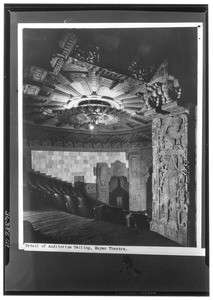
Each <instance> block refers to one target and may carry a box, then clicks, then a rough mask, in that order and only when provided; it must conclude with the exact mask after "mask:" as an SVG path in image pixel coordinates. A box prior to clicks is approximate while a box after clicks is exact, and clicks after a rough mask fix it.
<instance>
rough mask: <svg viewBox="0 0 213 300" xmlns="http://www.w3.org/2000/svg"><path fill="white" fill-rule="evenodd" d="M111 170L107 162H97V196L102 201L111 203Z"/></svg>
mask: <svg viewBox="0 0 213 300" xmlns="http://www.w3.org/2000/svg"><path fill="white" fill-rule="evenodd" d="M109 179H110V172H109V167H108V164H107V163H97V196H98V199H99V200H100V201H103V202H105V203H109Z"/></svg>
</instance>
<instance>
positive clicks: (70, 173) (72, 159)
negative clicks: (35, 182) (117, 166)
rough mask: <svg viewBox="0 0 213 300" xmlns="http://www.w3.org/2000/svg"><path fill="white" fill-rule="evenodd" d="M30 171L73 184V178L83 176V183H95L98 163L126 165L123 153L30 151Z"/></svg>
mask: <svg viewBox="0 0 213 300" xmlns="http://www.w3.org/2000/svg"><path fill="white" fill-rule="evenodd" d="M31 155H32V169H33V170H34V171H39V172H41V173H44V174H46V175H49V176H52V177H56V178H58V179H62V180H64V181H67V182H71V183H74V176H84V182H85V183H96V176H95V175H94V167H96V164H97V163H98V162H107V163H108V164H111V163H113V162H115V161H116V160H119V161H121V162H123V163H124V164H127V165H128V161H127V159H126V154H125V152H80V151H79V152H71V151H43V150H42V151H40V150H39V151H38V150H32V151H31Z"/></svg>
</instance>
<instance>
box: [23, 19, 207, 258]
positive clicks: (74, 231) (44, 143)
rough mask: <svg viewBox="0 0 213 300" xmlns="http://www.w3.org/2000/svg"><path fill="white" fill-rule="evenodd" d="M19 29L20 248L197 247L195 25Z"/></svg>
mask: <svg viewBox="0 0 213 300" xmlns="http://www.w3.org/2000/svg"><path fill="white" fill-rule="evenodd" d="M21 26H22V27H21V28H19V37H18V38H19V41H18V43H19V51H20V53H19V76H20V77H19V84H21V86H19V91H20V92H19V104H20V107H19V113H20V115H19V122H21V123H22V125H21V126H20V130H21V132H20V131H19V133H20V136H22V138H21V139H19V143H20V145H19V146H20V149H19V150H20V151H21V152H22V154H21V157H20V158H21V160H20V163H21V164H22V165H23V167H22V166H21V165H20V168H19V171H20V172H21V173H20V177H19V179H20V181H22V179H23V182H20V184H21V185H23V189H22V188H21V189H20V194H19V196H20V198H19V205H20V206H19V208H20V212H19V213H20V215H19V216H20V219H19V230H20V247H23V248H24V249H25V250H29V249H30V250H44V251H45V250H46V251H51V250H52V251H54V250H55V251H77V252H78V251H92V252H93V251H94V252H100V251H105V252H111V251H112V252H120V253H122V252H124V253H125V252H127V253H143V251H145V252H147V251H148V252H150V253H152V251H154V253H155V252H156V251H160V252H161V253H163V252H164V253H165V254H167V251H170V250H169V249H168V250H164V249H165V248H164V247H166V249H167V248H168V247H169V248H171V247H172V248H175V251H176V253H179V251H180V253H183V251H184V250H183V248H191V249H192V251H194V250H196V251H197V252H196V253H199V254H200V255H202V249H201V243H202V241H201V206H202V205H201V198H200V191H201V181H200V180H201V177H200V175H199V174H200V170H201V168H202V166H201V160H200V159H201V155H202V153H201V148H200V147H199V145H198V144H197V143H196V141H200V142H201V140H202V135H201V134H202V133H201V130H200V125H199V124H200V123H197V120H199V121H201V122H202V119H201V117H202V100H201V99H199V97H200V95H201V93H202V77H201V76H200V75H201V74H199V68H201V67H202V65H201V58H202V53H203V52H202V43H203V42H202V30H203V29H202V24H201V23H197V24H192V23H183V24H182V23H177V24H174V23H165V24H155V23H151V24H143V23H139V24H125V23H123V24H119V23H118V24H95V23H91V24H85V25H84V24H80V25H79V24H75V25H73V24H72V25H67V24H63V25H62V26H57V24H50V25H47V24H25V25H23V24H22V25H21ZM198 74H199V76H197V75H198ZM21 104H22V105H21ZM19 124H20V123H19ZM21 143H22V144H21ZM22 157H23V159H22ZM22 172H23V173H22ZM22 199H23V201H22ZM34 244H39V245H34ZM91 246H92V247H91ZM41 247H42V248H41ZM153 247H154V248H153ZM56 248H57V249H56ZM180 248H181V249H180ZM172 251H174V250H172ZM187 253H190V251H189V252H187Z"/></svg>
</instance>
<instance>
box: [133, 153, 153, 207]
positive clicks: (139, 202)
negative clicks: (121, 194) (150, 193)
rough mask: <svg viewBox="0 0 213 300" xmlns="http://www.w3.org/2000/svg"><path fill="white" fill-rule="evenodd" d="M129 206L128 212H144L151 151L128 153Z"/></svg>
mask: <svg viewBox="0 0 213 300" xmlns="http://www.w3.org/2000/svg"><path fill="white" fill-rule="evenodd" d="M128 157H129V197H130V201H129V205H130V210H134V211H137V210H141V211H145V210H146V208H147V207H146V203H147V191H146V187H147V186H146V185H147V180H148V178H149V176H150V174H149V168H150V166H151V165H152V151H151V149H142V150H140V151H137V152H134V151H133V152H129V153H128Z"/></svg>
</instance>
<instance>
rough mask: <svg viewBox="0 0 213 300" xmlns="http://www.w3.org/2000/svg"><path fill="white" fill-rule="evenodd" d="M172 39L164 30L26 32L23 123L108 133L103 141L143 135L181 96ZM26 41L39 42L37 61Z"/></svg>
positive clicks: (98, 134)
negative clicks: (173, 66)
mask: <svg viewBox="0 0 213 300" xmlns="http://www.w3.org/2000/svg"><path fill="white" fill-rule="evenodd" d="M30 34H31V36H30ZM39 34H40V35H42V34H43V37H41V36H39ZM172 34H174V32H173V33H172V32H171V31H168V30H167V31H164V33H163V32H161V33H160V34H159V35H158V34H157V31H156V30H155V31H153V30H150V31H149V34H148V32H147V31H145V30H144V29H143V30H136V31H134V34H133V35H132V34H131V31H130V30H121V29H119V30H117V29H114V30H55V33H54V32H53V31H51V30H46V31H45V30H43V31H42V30H37V31H36V30H34V31H32V30H29V31H27V30H26V32H25V33H24V80H23V103H24V105H23V109H24V122H25V124H30V125H39V126H40V128H49V129H56V130H58V129H60V130H62V129H64V130H70V131H72V130H73V131H76V130H78V134H80V133H82V134H83V133H85V134H93V139H94V134H96V135H97V136H101V134H105V136H104V141H106V140H107V139H106V134H107V133H108V134H110V136H114V134H117V133H118V134H120V135H121V136H122V135H125V133H128V134H130V135H132V133H133V132H135V131H137V132H139V130H140V132H142V131H143V130H145V131H146V130H147V128H148V126H150V124H151V121H152V116H153V115H155V114H156V113H159V112H163V111H166V113H169V112H168V110H169V108H170V107H171V103H176V102H177V101H178V100H179V99H180V98H181V87H180V84H179V81H178V79H177V78H175V77H174V76H173V75H172V74H169V63H168V57H167V52H166V51H165V49H166V42H168V39H169V38H171V37H172V36H173V35H172ZM29 41H31V43H32V45H31V47H32V46H33V45H34V44H35V43H36V41H37V43H38V51H37V52H36V53H35V52H34V54H35V56H34V57H33V56H32V53H29V49H30V42H29ZM40 43H43V44H44V48H45V49H47V51H45V53H44V52H42V51H41V49H42V48H41V45H40ZM156 47H158V48H156ZM156 49H157V51H156ZM30 128H32V126H31V127H30ZM37 130H38V127H37ZM60 132H61V131H60ZM60 134H61V133H60ZM88 141H89V138H88ZM102 142H103V141H102Z"/></svg>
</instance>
